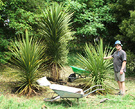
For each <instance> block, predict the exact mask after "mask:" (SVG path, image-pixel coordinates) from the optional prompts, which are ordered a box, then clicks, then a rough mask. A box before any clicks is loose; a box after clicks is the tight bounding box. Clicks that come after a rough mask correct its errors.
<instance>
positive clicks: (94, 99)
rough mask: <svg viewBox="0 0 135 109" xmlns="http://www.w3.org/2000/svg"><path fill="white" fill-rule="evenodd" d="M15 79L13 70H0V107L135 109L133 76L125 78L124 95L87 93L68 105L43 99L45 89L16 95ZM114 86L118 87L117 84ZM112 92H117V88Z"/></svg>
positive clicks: (11, 108)
mask: <svg viewBox="0 0 135 109" xmlns="http://www.w3.org/2000/svg"><path fill="white" fill-rule="evenodd" d="M11 72H12V73H11ZM16 80H17V78H16V73H15V71H12V70H11V69H10V70H9V69H8V70H4V71H1V72H0V109H42V108H43V109H66V108H68V109H135V78H133V77H132V78H129V77H128V78H127V79H126V90H127V92H126V95H125V96H119V95H115V94H114V93H112V94H107V95H89V96H88V98H86V97H84V98H80V99H79V103H78V102H77V100H76V99H70V100H71V102H72V106H69V105H68V103H66V102H65V101H64V100H62V99H59V100H57V101H55V102H52V103H50V102H45V101H43V99H44V98H45V96H46V94H45V93H46V92H47V90H45V91H43V92H42V94H39V95H36V96H33V97H31V98H26V97H25V96H21V97H18V96H17V95H16V94H15V93H14V91H13V88H12V87H13V86H14V85H15V82H16ZM113 82H115V81H113ZM110 84H111V83H110ZM112 84H113V83H112ZM115 88H118V87H117V85H116V86H115ZM114 92H117V90H115V91H114ZM106 98H107V99H108V100H105V101H104V102H103V103H100V101H101V100H104V99H106Z"/></svg>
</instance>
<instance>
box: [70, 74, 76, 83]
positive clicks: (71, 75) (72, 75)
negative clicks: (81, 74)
mask: <svg viewBox="0 0 135 109" xmlns="http://www.w3.org/2000/svg"><path fill="white" fill-rule="evenodd" d="M75 79H76V74H75V73H72V74H70V75H69V77H68V82H73V81H74V80H75Z"/></svg>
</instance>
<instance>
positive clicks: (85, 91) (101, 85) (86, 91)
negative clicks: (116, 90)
mask: <svg viewBox="0 0 135 109" xmlns="http://www.w3.org/2000/svg"><path fill="white" fill-rule="evenodd" d="M97 86H102V85H94V86H92V87H90V88H89V89H86V90H85V91H84V93H85V92H87V91H89V90H90V89H92V88H94V87H97Z"/></svg>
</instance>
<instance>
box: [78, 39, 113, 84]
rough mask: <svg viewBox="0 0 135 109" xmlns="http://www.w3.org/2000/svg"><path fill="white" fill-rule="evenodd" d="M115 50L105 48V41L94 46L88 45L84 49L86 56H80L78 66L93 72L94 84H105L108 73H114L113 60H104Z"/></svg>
mask: <svg viewBox="0 0 135 109" xmlns="http://www.w3.org/2000/svg"><path fill="white" fill-rule="evenodd" d="M112 52H113V49H110V48H109V46H106V47H105V48H104V47H103V40H102V39H100V41H99V42H98V43H95V44H94V45H92V44H91V43H89V44H86V46H85V48H84V53H85V56H83V55H81V54H78V59H77V60H78V64H79V65H80V67H81V68H84V69H85V70H87V71H89V72H91V73H90V75H91V77H92V79H93V82H94V84H103V82H104V80H105V79H106V75H107V73H110V72H113V66H112V64H113V63H112V61H111V60H104V57H105V56H110V55H111V54H112Z"/></svg>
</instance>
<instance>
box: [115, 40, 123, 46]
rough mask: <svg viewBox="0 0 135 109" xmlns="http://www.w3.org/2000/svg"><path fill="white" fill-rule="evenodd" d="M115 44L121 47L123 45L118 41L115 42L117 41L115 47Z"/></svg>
mask: <svg viewBox="0 0 135 109" xmlns="http://www.w3.org/2000/svg"><path fill="white" fill-rule="evenodd" d="M116 44H119V45H121V46H123V45H122V44H121V41H119V40H117V41H116V42H115V45H116Z"/></svg>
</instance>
